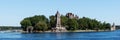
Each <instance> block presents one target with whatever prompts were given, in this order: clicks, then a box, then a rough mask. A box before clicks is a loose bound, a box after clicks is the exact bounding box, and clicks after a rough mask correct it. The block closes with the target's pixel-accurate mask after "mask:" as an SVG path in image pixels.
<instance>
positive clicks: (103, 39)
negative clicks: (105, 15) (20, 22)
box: [0, 30, 120, 40]
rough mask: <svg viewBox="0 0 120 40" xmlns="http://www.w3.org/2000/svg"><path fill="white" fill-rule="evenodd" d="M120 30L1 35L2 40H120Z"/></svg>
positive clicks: (9, 33)
mask: <svg viewBox="0 0 120 40" xmlns="http://www.w3.org/2000/svg"><path fill="white" fill-rule="evenodd" d="M119 39H120V30H116V31H113V32H63V33H60V32H58V33H53V32H48V33H47V32H44V33H27V34H25V33H20V32H8V33H0V40H119Z"/></svg>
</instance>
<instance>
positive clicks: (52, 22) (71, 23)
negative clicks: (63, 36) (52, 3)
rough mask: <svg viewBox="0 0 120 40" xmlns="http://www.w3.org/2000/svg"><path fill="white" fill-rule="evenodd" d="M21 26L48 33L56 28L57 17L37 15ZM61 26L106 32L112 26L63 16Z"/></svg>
mask: <svg viewBox="0 0 120 40" xmlns="http://www.w3.org/2000/svg"><path fill="white" fill-rule="evenodd" d="M20 24H21V26H22V28H23V30H25V29H26V27H28V26H33V27H34V30H37V31H46V30H49V29H51V28H52V27H55V26H56V17H55V16H54V15H52V16H49V20H48V18H46V17H45V16H44V15H35V16H33V17H27V18H24V19H23V20H22V21H21V22H20ZM61 26H62V27H66V29H67V30H106V29H110V26H111V24H110V23H106V22H103V23H102V22H100V21H98V20H96V19H90V18H87V17H83V18H79V19H75V18H72V19H70V18H68V17H66V16H64V15H62V16H61Z"/></svg>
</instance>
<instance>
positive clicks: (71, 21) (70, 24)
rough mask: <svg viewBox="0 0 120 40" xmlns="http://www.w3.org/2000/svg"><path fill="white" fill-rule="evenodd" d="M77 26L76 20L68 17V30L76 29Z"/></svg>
mask: <svg viewBox="0 0 120 40" xmlns="http://www.w3.org/2000/svg"><path fill="white" fill-rule="evenodd" d="M77 28H78V23H77V20H75V19H69V20H68V27H67V29H68V30H76V29H77Z"/></svg>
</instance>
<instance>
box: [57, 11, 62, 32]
mask: <svg viewBox="0 0 120 40" xmlns="http://www.w3.org/2000/svg"><path fill="white" fill-rule="evenodd" d="M56 28H57V29H59V30H60V28H61V18H60V13H59V12H58V11H57V13H56Z"/></svg>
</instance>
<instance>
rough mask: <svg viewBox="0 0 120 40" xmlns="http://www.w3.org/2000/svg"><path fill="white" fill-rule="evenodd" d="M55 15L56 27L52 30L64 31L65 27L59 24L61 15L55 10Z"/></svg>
mask: <svg viewBox="0 0 120 40" xmlns="http://www.w3.org/2000/svg"><path fill="white" fill-rule="evenodd" d="M55 17H56V27H54V28H52V29H53V32H64V31H66V28H65V27H62V26H61V15H60V13H59V12H58V11H57V13H56V15H55Z"/></svg>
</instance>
